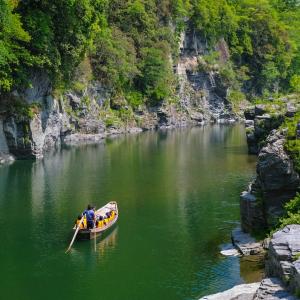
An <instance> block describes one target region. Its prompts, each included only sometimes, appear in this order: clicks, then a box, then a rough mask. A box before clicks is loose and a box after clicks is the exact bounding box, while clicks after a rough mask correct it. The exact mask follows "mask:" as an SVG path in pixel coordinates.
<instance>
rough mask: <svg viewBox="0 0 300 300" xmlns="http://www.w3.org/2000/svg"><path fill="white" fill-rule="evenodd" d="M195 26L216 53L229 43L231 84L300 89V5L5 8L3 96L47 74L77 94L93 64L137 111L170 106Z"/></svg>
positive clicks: (137, 3) (0, 15) (166, 0)
mask: <svg viewBox="0 0 300 300" xmlns="http://www.w3.org/2000/svg"><path fill="white" fill-rule="evenodd" d="M188 20H189V21H188ZM188 23H189V26H192V28H193V29H194V30H195V31H197V32H198V33H200V34H201V36H203V38H204V40H206V42H207V45H208V46H210V47H211V48H212V49H213V47H214V45H215V43H216V42H217V41H218V40H219V39H220V38H224V39H225V41H226V42H227V44H228V45H229V48H230V53H231V61H232V64H231V67H230V68H231V69H232V74H233V77H232V76H231V79H232V80H235V81H240V85H239V87H243V90H244V91H246V92H248V93H250V94H257V93H258V94H261V93H271V92H278V91H281V90H289V89H294V90H297V89H298V88H299V76H300V51H299V49H300V48H299V47H300V38H299V36H300V26H299V24H300V7H299V4H298V1H287V0H258V1H254V0H240V1H233V0H221V1H217V2H216V1H213V0H163V1H156V0H150V1H149V0H147V1H145V0H128V1H125V0H112V1H108V0H96V1H91V0H52V1H34V0H28V1H20V2H19V1H18V0H0V30H1V33H0V66H1V71H0V92H1V91H2V92H4V91H9V90H12V89H13V88H16V87H20V86H21V85H24V84H30V82H26V80H27V79H28V74H29V73H30V72H31V69H37V68H42V69H44V70H46V71H47V72H48V74H49V75H50V77H51V78H52V81H53V83H54V84H55V85H62V83H63V85H65V84H68V83H69V82H70V81H72V79H73V74H74V73H75V72H74V70H75V69H76V68H77V66H78V65H79V64H80V62H81V61H82V60H83V59H84V57H88V58H89V59H90V61H91V64H92V70H93V77H94V79H97V80H100V81H102V82H103V83H104V84H106V85H108V86H110V87H112V89H113V90H114V92H115V93H117V94H122V95H124V96H125V98H127V99H128V102H130V100H129V99H132V95H137V94H138V95H139V97H138V98H139V99H142V102H144V101H154V102H156V101H160V100H163V99H166V98H168V97H170V96H172V95H173V94H174V93H175V88H176V80H175V78H174V75H173V72H172V65H171V59H170V58H171V57H172V58H173V61H176V58H177V56H178V41H179V34H180V32H181V31H182V30H183V29H184V27H185V26H187V24H188ZM241 74H244V75H245V76H240V75H241ZM234 77H235V78H234Z"/></svg>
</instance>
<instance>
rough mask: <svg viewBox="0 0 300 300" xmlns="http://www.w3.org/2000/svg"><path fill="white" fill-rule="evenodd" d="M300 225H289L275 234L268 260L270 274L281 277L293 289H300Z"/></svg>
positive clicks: (267, 271)
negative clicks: (298, 257) (298, 256)
mask: <svg viewBox="0 0 300 300" xmlns="http://www.w3.org/2000/svg"><path fill="white" fill-rule="evenodd" d="M299 254H300V225H288V226H286V227H284V228H283V229H282V230H279V231H277V232H276V233H274V234H273V237H272V239H271V241H270V244H269V254H268V259H267V262H266V273H267V275H268V276H276V277H278V278H280V279H281V280H282V281H283V282H284V283H285V284H287V285H288V287H289V288H290V289H291V290H292V291H294V292H295V291H297V290H298V291H299V290H300V276H299V274H300V261H299V259H298V260H296V257H297V255H299Z"/></svg>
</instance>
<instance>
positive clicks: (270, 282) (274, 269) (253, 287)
mask: <svg viewBox="0 0 300 300" xmlns="http://www.w3.org/2000/svg"><path fill="white" fill-rule="evenodd" d="M233 237H234V238H233V240H234V243H235V245H236V247H237V248H238V249H239V251H240V253H242V254H243V255H252V254H256V253H257V251H255V252H251V251H243V250H245V249H253V247H254V248H255V249H259V243H256V242H255V241H254V240H253V239H252V240H251V238H249V236H247V235H245V234H243V233H241V232H239V231H238V230H235V231H234V232H233ZM260 248H261V247H260ZM265 275H266V278H264V279H263V280H262V281H261V282H255V283H251V284H241V285H237V286H235V287H233V288H232V289H229V290H227V291H224V292H221V293H217V294H214V295H209V296H205V297H203V298H201V300H260V299H267V300H276V299H287V300H297V299H298V298H297V296H299V291H300V225H288V226H286V227H285V228H283V229H282V230H279V231H277V232H275V233H274V234H273V236H272V238H271V239H270V241H269V243H268V251H267V255H266V268H265Z"/></svg>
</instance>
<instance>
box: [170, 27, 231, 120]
mask: <svg viewBox="0 0 300 300" xmlns="http://www.w3.org/2000/svg"><path fill="white" fill-rule="evenodd" d="M215 48H216V49H215V50H216V51H218V52H219V53H220V60H221V61H220V62H221V63H224V62H226V61H227V60H228V58H229V50H228V46H227V44H226V42H225V40H224V39H221V40H220V41H219V42H218V43H217V45H216V47H215ZM208 53H209V49H208V47H207V44H206V42H205V40H203V38H201V36H199V35H198V34H197V33H195V32H194V31H193V30H192V29H191V28H188V29H187V31H186V32H185V33H183V34H182V36H181V46H180V59H179V62H178V65H177V66H176V73H177V75H178V77H179V87H180V88H179V98H180V104H181V106H182V107H183V108H184V109H186V110H187V111H192V110H196V111H197V109H198V108H199V107H201V110H202V111H201V115H202V117H201V118H199V117H198V116H197V117H196V118H192V119H193V120H196V121H200V122H202V121H203V122H210V121H213V122H219V123H227V122H233V121H235V120H236V118H235V116H234V115H233V113H232V110H231V107H230V105H229V103H228V101H227V100H226V96H227V88H226V87H224V86H223V84H222V81H221V79H220V76H219V74H218V71H217V69H218V66H217V65H216V66H215V68H213V67H212V68H210V69H207V70H204V69H205V68H204V69H203V70H200V63H202V64H205V62H204V61H201V59H202V57H203V55H206V54H208ZM199 60H200V61H199ZM202 60H203V59H202ZM193 116H195V114H193Z"/></svg>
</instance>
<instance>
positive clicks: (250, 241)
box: [231, 228, 263, 256]
mask: <svg viewBox="0 0 300 300" xmlns="http://www.w3.org/2000/svg"><path fill="white" fill-rule="evenodd" d="M231 240H232V243H233V245H234V246H235V247H236V248H237V249H238V250H239V252H240V253H241V254H242V255H245V256H247V255H256V254H259V253H261V252H262V251H263V246H262V243H260V242H256V240H255V239H254V238H253V237H251V236H250V234H248V233H245V232H243V231H242V229H241V228H236V229H235V230H233V231H232V233H231Z"/></svg>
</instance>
